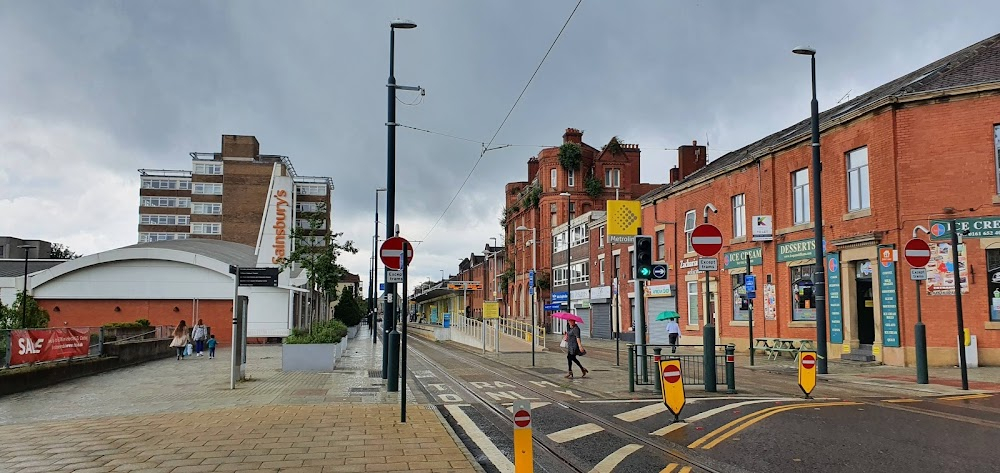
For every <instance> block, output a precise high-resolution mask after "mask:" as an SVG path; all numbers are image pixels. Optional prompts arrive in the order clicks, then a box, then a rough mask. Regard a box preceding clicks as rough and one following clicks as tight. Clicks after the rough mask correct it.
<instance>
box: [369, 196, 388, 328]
mask: <svg viewBox="0 0 1000 473" xmlns="http://www.w3.org/2000/svg"><path fill="white" fill-rule="evenodd" d="M379 192H385V187H378V188H376V189H375V236H374V237H372V275H371V279H370V283H369V292H370V293H371V294H370V295H369V296H368V317H369V318H370V323H369V327H368V328H369V329H371V331H372V343H373V344H374V343H378V337H377V336H376V335H377V334H378V328H377V326H378V300H377V299H378V260H379V254H378V193H379Z"/></svg>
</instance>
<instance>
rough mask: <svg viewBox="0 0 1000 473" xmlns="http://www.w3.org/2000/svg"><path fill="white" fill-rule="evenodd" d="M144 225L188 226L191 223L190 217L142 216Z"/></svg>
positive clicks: (140, 218)
mask: <svg viewBox="0 0 1000 473" xmlns="http://www.w3.org/2000/svg"><path fill="white" fill-rule="evenodd" d="M139 223H140V224H142V225H187V224H189V223H191V216H190V215H140V216H139Z"/></svg>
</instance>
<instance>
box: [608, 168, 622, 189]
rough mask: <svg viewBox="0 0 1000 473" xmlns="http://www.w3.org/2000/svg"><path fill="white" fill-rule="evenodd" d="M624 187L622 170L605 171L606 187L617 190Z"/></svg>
mask: <svg viewBox="0 0 1000 473" xmlns="http://www.w3.org/2000/svg"><path fill="white" fill-rule="evenodd" d="M621 186H622V170H621V169H605V170H604V187H610V188H612V189H617V188H619V187H621Z"/></svg>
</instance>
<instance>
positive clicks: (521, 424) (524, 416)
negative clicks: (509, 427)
mask: <svg viewBox="0 0 1000 473" xmlns="http://www.w3.org/2000/svg"><path fill="white" fill-rule="evenodd" d="M514 425H516V426H518V428H521V429H525V428H527V427H528V426H529V425H531V413H530V412H528V411H524V410H522V411H517V412H515V413H514Z"/></svg>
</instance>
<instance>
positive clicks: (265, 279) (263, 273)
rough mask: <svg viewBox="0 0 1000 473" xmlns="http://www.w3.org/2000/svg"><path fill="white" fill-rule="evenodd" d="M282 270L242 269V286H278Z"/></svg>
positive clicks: (240, 281) (240, 270)
mask: <svg viewBox="0 0 1000 473" xmlns="http://www.w3.org/2000/svg"><path fill="white" fill-rule="evenodd" d="M280 272H281V269H280V268H240V269H239V273H240V277H239V285H240V286H270V287H277V286H278V273H280Z"/></svg>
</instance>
